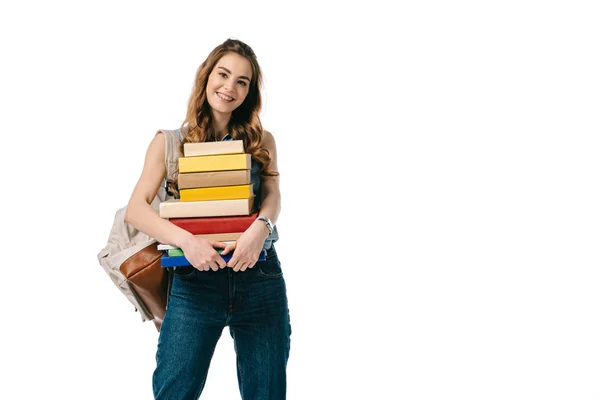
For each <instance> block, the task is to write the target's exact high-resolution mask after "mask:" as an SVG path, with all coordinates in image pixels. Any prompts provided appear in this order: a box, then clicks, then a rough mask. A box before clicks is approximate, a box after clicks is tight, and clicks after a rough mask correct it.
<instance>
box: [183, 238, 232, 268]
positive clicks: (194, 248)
mask: <svg viewBox="0 0 600 400" xmlns="http://www.w3.org/2000/svg"><path fill="white" fill-rule="evenodd" d="M225 246H226V245H225V243H223V242H214V241H212V240H206V239H202V238H199V237H196V236H191V237H190V239H189V240H188V241H187V242H186V243H185V244H184V245H183V246H182V247H181V250H183V253H184V254H185V258H187V259H188V261H189V262H190V263H191V264H192V265H193V266H194V268H196V269H198V270H200V271H208V270H209V269H212V270H213V271H218V270H219V268H225V267H226V266H227V263H226V262H225V260H223V257H221V256H220V255H219V253H217V251H216V250H215V248H220V249H224V248H225Z"/></svg>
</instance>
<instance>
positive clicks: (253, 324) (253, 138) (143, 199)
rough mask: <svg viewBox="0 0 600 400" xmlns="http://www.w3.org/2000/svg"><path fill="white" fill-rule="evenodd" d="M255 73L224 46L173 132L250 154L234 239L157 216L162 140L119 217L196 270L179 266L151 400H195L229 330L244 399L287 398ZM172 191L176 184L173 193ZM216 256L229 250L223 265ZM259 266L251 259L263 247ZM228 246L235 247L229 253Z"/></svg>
mask: <svg viewBox="0 0 600 400" xmlns="http://www.w3.org/2000/svg"><path fill="white" fill-rule="evenodd" d="M261 83H262V76H261V71H260V67H259V65H258V62H257V60H256V56H255V54H254V52H253V51H252V49H251V48H250V47H249V46H248V45H246V44H245V43H243V42H241V41H239V40H232V39H229V40H226V41H225V42H224V43H223V44H221V45H219V46H217V47H216V48H215V49H214V50H213V51H212V52H211V53H210V54H209V56H208V58H207V59H206V60H205V61H204V62H203V63H202V65H200V68H198V71H197V73H196V79H195V83H194V87H193V90H192V94H191V96H190V100H189V104H188V110H187V115H186V118H185V121H184V123H183V124H182V126H181V128H180V130H181V133H182V138H183V140H182V143H181V147H180V151H181V154H183V143H186V142H207V141H216V140H243V141H244V149H245V152H246V153H250V154H251V155H252V170H251V171H252V172H251V176H252V183H253V185H254V193H255V194H256V197H255V208H256V209H257V210H258V211H259V218H261V217H265V218H261V219H257V220H256V221H254V222H253V224H252V225H251V226H250V227H249V228H248V229H247V230H246V231H245V232H244V233H243V234H242V236H241V237H240V238H239V239H238V240H237V241H236V242H235V243H234V244H229V245H226V244H225V243H222V242H213V241H209V240H205V239H202V238H198V237H195V236H193V235H192V234H190V233H189V232H187V231H185V230H183V229H181V228H179V227H177V226H175V225H173V224H172V223H171V222H169V221H168V220H164V219H161V218H160V217H159V216H158V215H157V213H156V212H155V211H154V210H153V209H152V207H151V206H150V203H151V201H152V199H153V198H154V196H155V195H156V193H157V192H158V189H159V187H160V185H161V183H162V182H163V181H164V179H165V174H166V169H165V137H164V134H163V133H158V134H156V136H155V137H154V139H153V140H152V142H151V143H150V146H149V148H148V151H147V153H146V160H145V163H144V169H143V171H142V174H141V177H140V179H139V181H138V183H137V185H136V186H135V189H134V190H133V194H132V195H131V199H130V201H129V204H128V207H127V215H126V220H127V222H129V223H130V224H131V225H133V226H134V227H136V228H137V229H139V230H140V231H142V232H145V233H147V234H148V235H150V236H152V237H154V238H155V239H156V240H157V241H159V242H161V243H167V244H172V245H174V246H177V247H180V248H181V249H182V250H183V251H184V253H185V255H186V258H187V259H188V260H189V261H190V263H191V264H192V265H193V266H194V267H195V268H192V267H188V268H187V269H186V268H177V269H176V271H175V274H174V278H173V283H172V288H171V294H170V297H169V307H168V309H167V313H166V316H165V319H164V321H163V324H162V328H161V331H160V336H159V340H158V350H157V353H156V362H157V366H156V370H155V371H154V374H153V389H154V396H155V399H169V400H173V399H177V400H179V399H181V400H183V399H197V398H198V397H199V396H200V394H201V392H202V389H203V387H204V383H205V380H206V375H207V373H208V368H209V364H210V360H211V358H212V355H213V351H214V349H215V346H216V344H217V341H218V340H219V337H220V335H221V332H222V330H223V328H224V327H225V326H229V331H230V334H231V336H232V338H233V340H234V344H235V351H236V354H237V371H238V384H239V389H240V393H241V396H242V399H244V400H247V399H261V400H264V399H284V398H285V391H286V365H287V360H288V355H289V349H290V335H291V326H290V319H289V312H288V304H287V296H286V288H285V282H284V279H283V276H282V271H281V264H280V262H279V260H278V258H277V253H276V252H275V247H274V246H273V243H274V242H275V241H276V240H277V238H278V236H277V229H276V228H275V227H274V226H275V223H276V222H277V217H278V215H279V211H280V202H281V197H280V193H279V173H278V172H277V150H276V146H275V140H274V138H273V135H272V134H271V133H269V132H267V131H265V130H263V128H262V126H261V123H260V119H259V112H260V108H261V94H260V87H261ZM173 189H174V190H176V188H173ZM215 248H223V249H224V251H223V254H228V253H232V252H233V255H232V257H231V260H230V261H229V262H225V261H224V260H223V258H222V257H221V256H220V255H219V254H218V253H217V251H216V250H215ZM263 249H265V250H267V258H266V261H257V260H258V257H259V254H260V252H261V250H263ZM234 250H235V251H234Z"/></svg>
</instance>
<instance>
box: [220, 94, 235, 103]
mask: <svg viewBox="0 0 600 400" xmlns="http://www.w3.org/2000/svg"><path fill="white" fill-rule="evenodd" d="M217 96H218V97H219V98H220V99H221V100H223V101H227V102H232V101H233V100H235V99H234V98H233V97H229V96H226V95H224V94H222V93H219V92H217Z"/></svg>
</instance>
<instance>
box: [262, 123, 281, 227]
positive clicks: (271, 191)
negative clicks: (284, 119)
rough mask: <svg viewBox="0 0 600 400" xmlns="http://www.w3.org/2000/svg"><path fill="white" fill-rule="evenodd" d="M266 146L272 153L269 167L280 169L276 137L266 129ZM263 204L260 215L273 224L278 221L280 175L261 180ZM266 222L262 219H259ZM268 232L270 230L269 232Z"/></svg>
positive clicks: (275, 169) (274, 169)
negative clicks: (278, 167)
mask: <svg viewBox="0 0 600 400" xmlns="http://www.w3.org/2000/svg"><path fill="white" fill-rule="evenodd" d="M264 147H265V148H266V149H267V150H268V151H269V154H270V155H271V164H270V165H269V169H271V170H273V171H277V172H279V171H278V169H277V147H276V145H275V138H274V137H273V135H272V134H271V133H270V132H267V131H265V138H264ZM260 191H261V196H262V201H261V206H260V215H265V216H267V217H269V219H270V220H271V222H272V223H273V225H275V224H276V223H277V218H278V217H279V212H280V211H281V192H280V191H279V176H268V177H265V178H263V179H262V181H261V189H260ZM258 222H260V223H262V224H264V223H263V222H262V221H258ZM267 233H268V232H267Z"/></svg>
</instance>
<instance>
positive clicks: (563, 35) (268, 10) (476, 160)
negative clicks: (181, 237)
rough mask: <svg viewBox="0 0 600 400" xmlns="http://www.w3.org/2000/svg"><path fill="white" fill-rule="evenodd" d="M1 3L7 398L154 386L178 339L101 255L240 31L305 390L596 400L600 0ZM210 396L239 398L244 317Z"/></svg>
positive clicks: (297, 388)
mask: <svg viewBox="0 0 600 400" xmlns="http://www.w3.org/2000/svg"><path fill="white" fill-rule="evenodd" d="M6 3H8V2H6ZM6 3H3V4H2V6H1V7H0V34H1V37H2V39H1V41H0V47H1V51H2V61H1V62H0V68H1V73H0V84H1V87H0V101H1V103H0V107H1V108H0V118H1V121H0V127H1V128H2V134H1V135H2V146H1V149H2V150H1V158H0V162H1V163H2V165H1V169H0V170H1V171H2V177H3V179H2V189H1V190H2V196H1V200H0V202H1V209H2V233H3V239H2V241H3V245H2V247H3V259H2V267H3V272H4V273H3V274H2V278H1V279H2V289H1V290H0V296H1V301H2V303H1V304H2V318H1V322H0V323H1V329H0V335H1V338H0V351H1V353H0V363H1V369H2V370H1V372H0V381H1V384H0V398H3V399H38V398H40V399H41V398H57V399H106V398H111V399H150V398H152V388H151V375H152V371H153V370H154V367H155V361H154V355H155V350H156V342H157V338H158V335H157V333H156V331H155V329H154V327H153V326H152V324H150V323H146V324H142V323H141V322H140V319H139V315H138V314H137V313H134V311H133V308H132V306H130V304H129V303H128V302H127V300H126V299H125V297H124V296H122V295H121V294H120V293H119V291H118V289H117V288H116V287H115V286H113V284H112V283H111V281H110V279H109V278H108V276H107V275H106V274H105V273H104V271H103V270H102V268H101V267H100V265H99V263H98V260H97V259H96V255H97V253H98V252H99V251H100V249H102V247H104V245H105V243H106V241H107V238H108V233H109V231H110V227H111V225H112V221H113V216H114V213H115V211H116V210H117V209H118V208H120V207H122V206H124V205H125V204H126V203H127V201H128V199H129V195H130V194H131V191H132V189H133V187H134V185H135V182H136V180H137V178H138V177H139V174H140V172H141V169H142V165H143V159H144V155H145V151H146V149H147V146H148V144H149V143H150V140H151V139H152V137H153V135H154V132H155V131H156V130H157V129H159V128H176V127H178V126H179V125H180V123H181V121H182V119H183V117H184V114H185V109H186V102H187V99H188V96H189V93H190V91H191V87H192V81H193V77H194V74H195V72H196V69H197V67H198V66H199V64H200V63H201V62H202V61H203V60H204V59H205V58H206V56H207V55H208V54H209V52H210V51H211V50H212V49H213V48H214V47H215V46H216V45H218V44H219V43H221V42H223V41H224V40H225V39H227V38H228V37H234V38H238V39H241V40H243V41H245V42H247V43H248V44H249V45H250V46H251V47H253V49H254V50H255V52H256V54H257V55H258V60H259V62H260V64H261V67H262V68H263V73H264V77H265V85H264V88H263V89H264V91H263V94H264V108H263V112H262V122H263V125H264V126H265V128H267V129H269V130H270V131H272V132H273V134H274V135H275V138H276V141H277V146H278V151H279V159H280V161H279V162H280V164H279V166H280V172H281V189H282V193H283V200H282V206H283V207H282V213H281V216H280V220H279V222H278V227H279V232H280V235H281V240H280V241H279V243H277V249H278V253H279V255H280V259H281V261H282V264H283V269H284V275H285V278H286V282H287V285H288V296H289V304H290V314H291V321H292V329H293V333H292V348H291V357H290V360H289V364H288V376H289V379H288V398H289V399H347V398H349V399H354V398H356V399H407V400H408V399H410V400H420V399H461V400H467V399H476V400H480V399H486V400H487V399H511V400H515V399H527V400H531V399H544V400H550V399H569V400H572V399H600V381H599V376H600V339H599V338H600V320H599V311H600V308H599V304H600V303H599V302H600V294H599V293H600V289H599V287H600V286H599V283H600V282H599V279H600V272H599V269H598V267H599V263H598V240H599V239H600V235H599V226H600V225H599V222H600V215H599V204H600V190H599V186H598V172H599V171H600V169H599V167H600V165H599V164H600V161H599V150H600V149H599V146H598V141H597V139H598V134H599V128H600V126H599V125H600V123H599V114H598V111H599V110H600V108H599V107H600V79H599V76H600V74H599V72H598V71H600V58H599V52H598V49H599V44H600V43H599V38H600V28H599V24H598V20H599V17H600V15H599V13H598V10H597V9H595V8H594V6H595V4H594V2H592V1H588V2H585V1H569V2H567V1H545V2H542V1H537V2H535V1H503V2H499V1H498V2H481V1H479V2H478V1H456V2H442V1H437V2H436V1H420V2H408V3H400V4H397V5H396V7H397V8H396V9H394V10H393V9H392V8H391V6H390V5H387V4H388V2H383V1H382V2H378V1H368V2H362V3H360V4H356V3H353V2H343V3H342V2H339V3H337V4H336V3H334V2H325V1H321V2H314V3H312V2H306V1H302V2H296V3H294V4H293V5H292V4H288V3H285V4H287V5H283V4H284V3H283V2H281V3H282V4H275V3H273V4H267V3H260V2H240V3H237V2H216V1H212V2H201V1H196V2H178V1H173V2H169V3H167V2H156V1H120V2H110V1H109V2H107V1H104V2H90V1H79V2H72V3H70V2H65V1H58V2H57V1H54V2H41V1H21V2H13V3H12V4H6ZM390 3H391V2H390ZM202 398H205V399H237V398H239V393H238V389H237V380H236V372H235V353H234V351H233V343H232V340H231V337H230V336H229V333H228V331H227V330H225V331H224V332H223V335H222V338H221V341H220V342H219V344H218V346H217V350H216V353H215V356H214V359H213V362H212V365H211V369H210V372H209V376H208V381H207V384H206V387H205V391H204V394H203V397H202Z"/></svg>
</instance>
